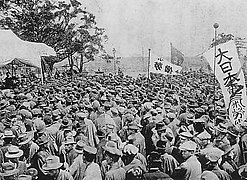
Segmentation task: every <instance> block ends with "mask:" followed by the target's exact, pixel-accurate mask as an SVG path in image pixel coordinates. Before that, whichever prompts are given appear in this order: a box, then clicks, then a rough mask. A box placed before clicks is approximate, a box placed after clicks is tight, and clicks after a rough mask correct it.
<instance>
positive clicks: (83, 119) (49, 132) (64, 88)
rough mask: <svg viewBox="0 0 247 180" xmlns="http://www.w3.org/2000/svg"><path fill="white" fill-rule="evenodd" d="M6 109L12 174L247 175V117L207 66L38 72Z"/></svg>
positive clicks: (3, 171)
mask: <svg viewBox="0 0 247 180" xmlns="http://www.w3.org/2000/svg"><path fill="white" fill-rule="evenodd" d="M214 90H216V91H214ZM0 112H1V113H0V117H1V120H0V133H1V134H0V139H1V141H0V177H1V178H2V179H3V180H15V179H21V180H34V179H37V180H137V179H138V180H163V179H165V180H172V179H174V180H241V179H247V165H246V163H247V133H246V132H247V122H242V123H240V126H239V127H235V126H234V125H233V124H232V123H231V121H230V120H229V118H228V114H227V110H226V108H225V105H224V100H223V95H222V93H221V91H220V88H219V84H218V83H217V84H216V88H215V89H214V78H213V75H210V74H205V73H203V72H187V73H183V74H182V75H176V76H162V75H152V76H151V78H150V80H148V79H147V78H146V77H142V76H138V77H137V78H133V77H130V76H123V75H111V74H110V75H95V76H87V77H80V76H74V77H63V78H59V77H58V78H56V79H54V80H51V81H49V82H46V83H45V84H41V83H40V82H36V81H33V82H32V83H31V84H28V85H25V84H24V85H22V86H20V87H15V88H14V89H5V90H2V91H1V94H0Z"/></svg>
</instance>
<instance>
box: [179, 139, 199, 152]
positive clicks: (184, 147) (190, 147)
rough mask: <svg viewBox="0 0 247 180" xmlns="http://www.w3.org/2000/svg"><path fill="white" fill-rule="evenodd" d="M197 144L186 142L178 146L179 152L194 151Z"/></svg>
mask: <svg viewBox="0 0 247 180" xmlns="http://www.w3.org/2000/svg"><path fill="white" fill-rule="evenodd" d="M196 147H197V144H196V143H195V142H193V141H187V142H185V143H183V144H181V145H180V149H181V150H188V151H195V150H196Z"/></svg>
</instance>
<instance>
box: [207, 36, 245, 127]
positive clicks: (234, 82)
mask: <svg viewBox="0 0 247 180" xmlns="http://www.w3.org/2000/svg"><path fill="white" fill-rule="evenodd" d="M216 48H217V49H216V62H215V76H216V78H217V79H218V81H219V83H220V87H221V90H222V93H223V96H224V100H225V104H226V108H227V110H228V113H229V118H230V120H231V121H232V122H233V124H234V125H235V126H238V124H239V123H240V122H241V121H244V120H245V119H246V107H247V97H246V87H245V80H244V74H243V71H242V68H241V62H240V60H239V58H238V53H237V49H236V45H235V43H234V41H233V40H231V41H228V42H226V43H224V44H220V45H218V46H217V47H216ZM214 53H215V52H214V47H213V48H212V49H210V50H208V51H207V52H205V53H204V57H205V58H206V59H207V61H208V63H209V65H210V66H211V68H212V69H214Z"/></svg>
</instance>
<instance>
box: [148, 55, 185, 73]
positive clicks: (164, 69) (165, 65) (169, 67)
mask: <svg viewBox="0 0 247 180" xmlns="http://www.w3.org/2000/svg"><path fill="white" fill-rule="evenodd" d="M149 68H150V72H152V73H161V74H165V75H177V74H179V73H180V71H181V70H182V67H181V66H177V65H174V64H172V63H170V62H169V61H167V60H165V59H163V58H160V57H158V56H155V57H152V58H151V60H150V67H149Z"/></svg>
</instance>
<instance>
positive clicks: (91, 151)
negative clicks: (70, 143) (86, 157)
mask: <svg viewBox="0 0 247 180" xmlns="http://www.w3.org/2000/svg"><path fill="white" fill-rule="evenodd" d="M83 151H84V152H87V153H89V154H96V153H97V149H96V148H95V147H92V146H84V148H83Z"/></svg>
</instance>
